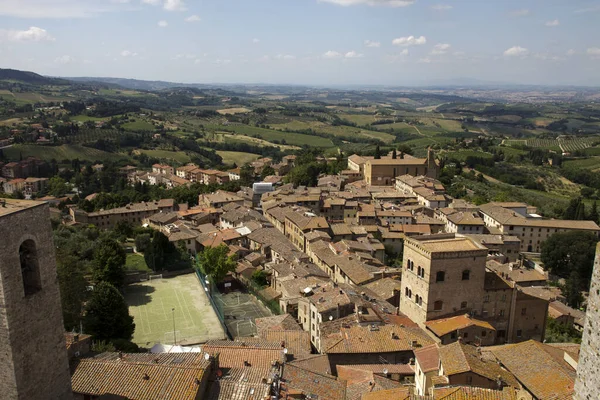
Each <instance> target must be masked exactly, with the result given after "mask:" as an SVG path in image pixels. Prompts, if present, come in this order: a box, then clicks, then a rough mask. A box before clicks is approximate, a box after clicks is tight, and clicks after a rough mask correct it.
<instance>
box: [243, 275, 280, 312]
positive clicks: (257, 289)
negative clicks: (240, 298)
mask: <svg viewBox="0 0 600 400" xmlns="http://www.w3.org/2000/svg"><path fill="white" fill-rule="evenodd" d="M245 283H246V288H248V292H250V293H251V294H252V295H253V296H254V297H256V298H257V299H258V300H260V301H261V302H262V303H263V304H264V305H265V306H266V307H267V308H268V309H269V310H271V312H272V313H273V314H274V315H281V307H279V301H277V300H273V299H267V298H266V297H265V296H263V295H262V293H261V292H262V290H263V289H264V288H263V287H261V286H259V285H257V284H256V283H255V282H254V281H252V280H251V279H249V280H248V281H247V282H245Z"/></svg>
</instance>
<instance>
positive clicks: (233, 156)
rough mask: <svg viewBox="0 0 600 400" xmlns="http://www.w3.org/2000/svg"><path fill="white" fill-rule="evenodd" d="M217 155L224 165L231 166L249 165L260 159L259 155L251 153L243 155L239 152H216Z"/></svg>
mask: <svg viewBox="0 0 600 400" xmlns="http://www.w3.org/2000/svg"><path fill="white" fill-rule="evenodd" d="M217 154H218V155H220V156H221V157H222V158H223V163H224V164H233V163H236V164H237V165H244V164H246V163H250V162H252V161H256V160H258V159H259V158H260V157H262V156H260V155H259V154H252V153H244V152H241V151H221V150H219V151H217Z"/></svg>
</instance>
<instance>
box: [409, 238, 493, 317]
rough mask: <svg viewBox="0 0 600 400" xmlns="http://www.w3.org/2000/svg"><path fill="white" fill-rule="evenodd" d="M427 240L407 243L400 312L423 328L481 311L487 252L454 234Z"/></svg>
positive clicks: (411, 239)
mask: <svg viewBox="0 0 600 400" xmlns="http://www.w3.org/2000/svg"><path fill="white" fill-rule="evenodd" d="M427 238H428V239H423V237H417V238H407V239H405V241H404V255H403V264H402V265H403V266H404V269H403V271H402V292H401V294H400V311H401V312H402V313H403V314H405V315H406V316H408V317H409V318H410V319H412V320H413V321H415V322H416V323H418V324H419V325H420V326H422V327H423V326H424V322H425V321H429V320H432V319H436V318H442V317H444V316H446V315H451V314H453V313H456V312H459V311H460V312H463V313H466V312H469V311H471V310H478V309H481V305H482V302H483V292H484V291H483V288H484V283H485V263H486V258H487V253H488V252H487V249H486V248H484V247H483V246H480V245H477V244H475V243H474V242H473V241H471V240H470V239H467V238H464V237H458V236H456V237H455V235H453V234H446V235H431V236H428V237H427ZM429 244H431V246H429ZM433 247H436V248H439V249H441V251H438V250H434V251H431V248H433Z"/></svg>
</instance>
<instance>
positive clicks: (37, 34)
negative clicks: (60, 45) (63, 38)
mask: <svg viewBox="0 0 600 400" xmlns="http://www.w3.org/2000/svg"><path fill="white" fill-rule="evenodd" d="M0 40H7V41H10V42H52V41H54V40H55V39H54V38H53V37H52V36H51V35H50V34H49V33H48V31H47V30H45V29H42V28H38V27H37V26H32V27H30V28H29V29H27V30H24V31H18V30H12V29H11V30H1V29H0Z"/></svg>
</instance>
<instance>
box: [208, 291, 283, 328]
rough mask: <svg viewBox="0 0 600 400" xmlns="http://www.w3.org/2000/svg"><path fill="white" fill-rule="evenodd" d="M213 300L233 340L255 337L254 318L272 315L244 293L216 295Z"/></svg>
mask: <svg viewBox="0 0 600 400" xmlns="http://www.w3.org/2000/svg"><path fill="white" fill-rule="evenodd" d="M213 299H214V300H215V303H216V305H217V307H218V308H219V309H220V310H221V313H222V314H223V315H224V317H225V318H224V319H225V325H226V326H227V330H228V331H229V334H230V335H231V337H233V338H234V339H235V338H237V337H248V336H255V335H256V333H257V332H256V324H255V323H254V320H255V319H256V318H262V317H270V316H272V315H273V313H272V312H271V311H269V309H268V308H267V307H265V306H264V305H263V304H262V303H261V302H260V301H259V300H257V299H256V298H255V297H254V296H252V295H251V294H249V293H245V292H230V293H223V294H222V293H218V292H215V293H214V295H213Z"/></svg>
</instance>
